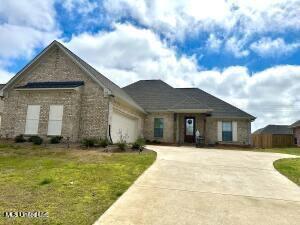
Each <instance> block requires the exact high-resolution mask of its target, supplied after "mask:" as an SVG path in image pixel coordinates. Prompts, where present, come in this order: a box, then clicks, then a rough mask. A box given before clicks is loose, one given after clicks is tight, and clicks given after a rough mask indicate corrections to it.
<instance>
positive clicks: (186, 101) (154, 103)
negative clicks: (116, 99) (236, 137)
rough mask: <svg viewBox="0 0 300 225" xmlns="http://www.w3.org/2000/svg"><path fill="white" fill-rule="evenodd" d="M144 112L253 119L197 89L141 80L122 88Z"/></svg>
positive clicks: (158, 81)
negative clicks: (196, 111) (199, 111)
mask: <svg viewBox="0 0 300 225" xmlns="http://www.w3.org/2000/svg"><path fill="white" fill-rule="evenodd" d="M123 89H124V90H125V91H126V92H127V93H128V94H129V95H130V96H131V97H132V98H133V99H134V100H135V101H136V102H137V103H138V104H139V105H141V106H142V107H143V108H144V109H145V110H146V111H163V110H175V109H206V110H210V111H212V112H211V114H212V116H214V117H221V118H226V117H227V118H229V117H230V118H232V117H235V118H247V119H251V120H254V119H255V117H254V116H252V115H250V114H248V113H246V112H244V111H242V110H240V109H238V108H237V107H234V106H232V105H230V104H229V103H227V102H224V101H222V100H221V99H218V98H216V97H214V96H212V95H210V94H208V93H206V92H204V91H202V90H200V89H198V88H173V87H171V86H170V85H168V84H166V83H165V82H163V81H161V80H141V81H138V82H135V83H133V84H130V85H128V86H126V87H124V88H123Z"/></svg>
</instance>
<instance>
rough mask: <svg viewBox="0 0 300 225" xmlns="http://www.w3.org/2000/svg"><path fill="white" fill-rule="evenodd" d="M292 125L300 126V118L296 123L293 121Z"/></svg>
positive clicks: (293, 126)
mask: <svg viewBox="0 0 300 225" xmlns="http://www.w3.org/2000/svg"><path fill="white" fill-rule="evenodd" d="M290 127H292V128H295V127H300V120H298V121H296V122H295V123H293V124H292V125H291V126H290Z"/></svg>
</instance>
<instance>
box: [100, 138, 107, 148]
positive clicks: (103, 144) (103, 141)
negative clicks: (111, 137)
mask: <svg viewBox="0 0 300 225" xmlns="http://www.w3.org/2000/svg"><path fill="white" fill-rule="evenodd" d="M108 144H109V141H108V140H107V139H100V140H99V145H100V146H101V147H102V148H106V147H107V146H108Z"/></svg>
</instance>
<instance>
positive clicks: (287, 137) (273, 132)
mask: <svg viewBox="0 0 300 225" xmlns="http://www.w3.org/2000/svg"><path fill="white" fill-rule="evenodd" d="M252 143H253V145H254V146H255V147H259V148H274V147H288V146H293V145H294V138H293V130H292V129H291V128H290V127H289V126H288V125H267V126H265V127H264V128H261V129H258V130H257V131H255V132H254V133H253V134H252Z"/></svg>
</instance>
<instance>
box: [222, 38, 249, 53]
mask: <svg viewBox="0 0 300 225" xmlns="http://www.w3.org/2000/svg"><path fill="white" fill-rule="evenodd" d="M244 46H245V40H243V39H240V40H238V39H237V38H236V37H231V38H229V39H228V40H227V41H226V44H225V49H226V50H227V51H228V52H230V53H232V54H233V55H234V56H235V57H237V58H241V57H245V56H248V55H249V51H248V50H246V49H244Z"/></svg>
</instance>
